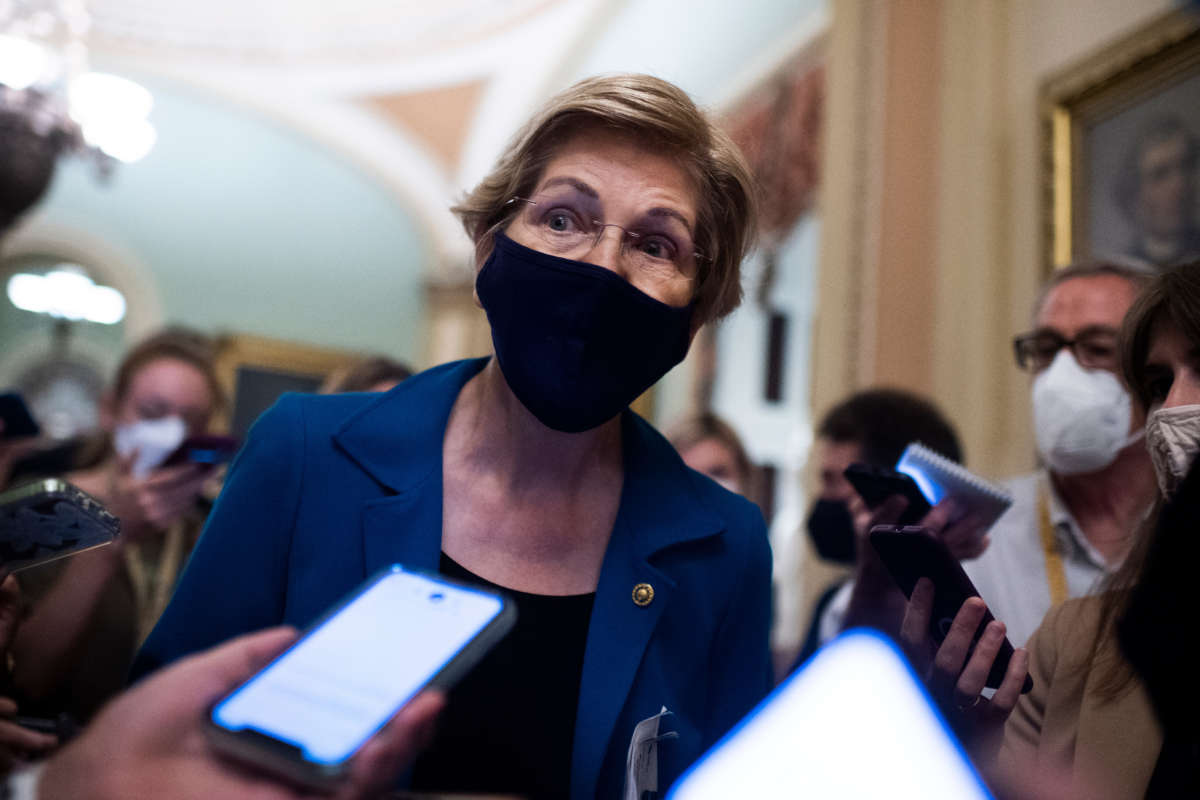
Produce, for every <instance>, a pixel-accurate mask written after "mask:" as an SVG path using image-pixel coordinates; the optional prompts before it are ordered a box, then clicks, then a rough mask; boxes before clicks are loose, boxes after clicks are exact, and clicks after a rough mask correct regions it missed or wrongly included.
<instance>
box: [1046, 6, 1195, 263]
mask: <svg viewBox="0 0 1200 800" xmlns="http://www.w3.org/2000/svg"><path fill="white" fill-rule="evenodd" d="M1042 111H1043V121H1044V123H1045V144H1046V155H1047V162H1048V166H1049V169H1048V178H1049V179H1048V180H1047V189H1048V194H1049V200H1048V204H1047V205H1048V210H1049V213H1048V214H1047V217H1046V240H1047V260H1048V263H1049V265H1050V266H1051V267H1059V266H1063V265H1064V264H1068V263H1071V262H1075V261H1080V260H1085V259H1106V260H1116V261H1121V262H1124V263H1136V264H1139V265H1142V266H1145V267H1147V268H1151V269H1160V268H1162V267H1165V266H1168V265H1170V264H1173V263H1178V262H1180V261H1185V260H1191V259H1195V258H1200V191H1197V188H1198V186H1200V171H1198V168H1200V19H1198V18H1197V16H1196V15H1194V14H1192V13H1189V12H1187V11H1176V12H1172V13H1170V14H1168V15H1166V16H1164V17H1162V18H1161V19H1159V20H1157V21H1155V22H1154V23H1153V24H1151V25H1149V26H1147V27H1146V28H1144V29H1143V30H1140V31H1138V32H1136V33H1135V34H1134V35H1132V36H1130V37H1128V38H1126V39H1124V40H1122V41H1120V42H1117V43H1115V44H1114V45H1113V46H1111V47H1109V48H1107V49H1105V50H1104V51H1103V52H1100V53H1098V54H1096V55H1095V56H1093V57H1092V58H1090V59H1088V60H1087V61H1086V62H1084V63H1081V64H1078V65H1076V66H1074V67H1072V68H1071V69H1069V70H1067V71H1065V72H1063V73H1062V74H1060V75H1058V76H1056V77H1055V78H1053V79H1052V80H1051V81H1049V82H1048V83H1047V84H1046V86H1045V87H1044V88H1043V91H1042Z"/></svg>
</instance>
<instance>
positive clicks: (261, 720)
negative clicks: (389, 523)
mask: <svg viewBox="0 0 1200 800" xmlns="http://www.w3.org/2000/svg"><path fill="white" fill-rule="evenodd" d="M515 621H516V608H515V606H514V605H513V604H512V603H511V602H509V601H507V600H505V598H504V597H503V596H501V595H498V594H494V593H491V592H488V591H485V590H483V589H480V588H476V587H472V586H466V585H463V584H459V583H456V582H453V581H450V580H447V579H446V578H443V577H441V576H439V575H434V574H430V573H425V572H417V571H411V570H408V569H405V568H404V567H401V566H399V565H396V566H392V567H390V568H389V569H387V570H384V571H383V572H381V573H379V574H377V575H375V576H374V577H373V578H371V579H370V580H368V581H367V582H366V583H365V584H364V585H363V586H362V587H360V588H359V589H357V590H356V591H355V592H353V593H352V594H351V596H350V597H349V598H348V599H346V600H345V601H343V602H342V603H341V604H339V605H338V606H337V607H335V608H334V609H333V610H332V611H330V612H328V613H327V614H326V615H325V616H324V617H323V618H322V619H320V620H318V621H317V622H316V623H315V624H314V625H313V626H312V627H310V628H309V629H308V631H306V632H305V634H304V636H302V637H301V638H300V640H299V641H297V642H296V643H295V644H294V645H292V647H290V648H289V649H288V650H287V651H285V652H284V653H283V654H282V655H280V656H279V657H278V658H276V659H275V660H274V661H273V662H272V663H270V664H269V665H267V666H266V667H265V668H264V669H263V670H261V671H260V672H259V673H258V674H257V675H255V676H254V677H252V678H250V679H249V680H248V681H246V682H245V683H244V684H242V685H241V686H239V687H238V688H237V689H235V690H234V691H233V692H232V693H231V694H229V695H228V696H226V697H225V698H224V699H222V700H220V701H218V702H217V703H216V704H215V705H214V706H213V708H212V711H211V712H210V714H209V719H208V721H209V725H208V726H207V729H208V732H209V734H210V737H211V739H212V741H213V742H214V744H215V745H216V747H217V748H218V749H219V750H220V751H221V752H223V753H225V754H227V755H230V756H233V757H234V758H237V759H239V760H241V761H246V762H250V763H251V764H253V765H255V766H258V767H260V768H262V769H264V770H266V771H268V772H271V773H273V774H275V775H277V776H279V777H282V778H284V779H287V780H290V781H292V782H295V783H299V784H301V785H303V786H306V787H310V788H314V789H318V790H329V789H332V788H333V787H335V786H336V785H337V783H338V781H339V780H340V779H341V778H342V776H343V775H344V774H345V772H346V770H347V768H348V766H349V762H350V758H351V757H352V756H353V755H354V753H355V752H357V751H358V749H359V748H360V747H361V746H362V745H363V744H364V743H365V742H366V741H367V740H368V739H370V737H371V736H372V735H373V734H374V733H375V732H376V731H378V730H379V729H380V728H381V727H383V725H384V724H385V723H387V721H388V720H390V719H391V718H392V716H393V715H394V714H395V713H396V712H397V711H398V710H399V709H400V708H401V707H403V706H404V704H405V703H407V702H408V701H409V700H410V699H412V698H413V697H414V696H415V695H416V694H417V693H418V692H419V691H421V689H423V688H425V687H435V688H439V689H447V688H449V687H450V686H451V685H452V684H453V683H455V682H456V681H457V680H458V679H459V678H461V677H462V676H463V675H464V674H466V672H467V671H468V670H470V669H471V667H473V666H474V665H475V664H476V663H477V662H478V661H479V659H480V658H482V657H483V655H484V654H485V653H486V652H487V651H488V650H489V649H490V648H491V647H492V646H493V645H494V644H495V643H496V642H498V641H499V640H500V639H502V638H503V637H504V635H505V634H507V633H508V631H509V630H510V629H511V628H512V626H513V623H514V622H515Z"/></svg>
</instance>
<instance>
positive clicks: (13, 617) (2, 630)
mask: <svg viewBox="0 0 1200 800" xmlns="http://www.w3.org/2000/svg"><path fill="white" fill-rule="evenodd" d="M20 622H21V587H20V585H19V584H18V583H17V579H16V578H14V577H13V576H12V575H8V574H0V664H3V663H4V662H5V661H6V660H7V653H8V645H9V643H10V642H11V641H12V638H13V636H14V635H15V634H16V632H17V626H18V625H19V624H20Z"/></svg>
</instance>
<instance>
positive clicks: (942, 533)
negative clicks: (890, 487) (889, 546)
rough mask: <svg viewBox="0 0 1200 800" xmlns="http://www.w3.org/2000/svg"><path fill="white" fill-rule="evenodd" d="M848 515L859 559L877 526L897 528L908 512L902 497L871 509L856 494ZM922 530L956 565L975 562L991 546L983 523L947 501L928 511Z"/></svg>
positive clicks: (922, 522) (898, 496)
mask: <svg viewBox="0 0 1200 800" xmlns="http://www.w3.org/2000/svg"><path fill="white" fill-rule="evenodd" d="M848 508H849V509H850V515H851V517H852V518H853V519H854V533H855V536H856V537H857V541H858V552H859V555H860V557H861V556H862V554H863V553H865V552H867V550H868V548H869V534H870V532H871V529H872V528H874V527H875V526H876V525H896V524H898V523H899V520H900V517H901V516H902V515H903V514H904V511H905V509H907V508H908V500H907V499H906V498H905V497H904V496H902V495H898V494H896V495H892V496H891V497H889V498H888V499H887V500H885V501H883V502H882V503H880V504H879V505H878V506H876V507H875V508H874V509H868V508H867V505H866V503H864V502H863V501H862V498H861V497H859V496H858V495H857V494H856V495H854V496H853V497H852V498H851V499H850V501H849V503H848ZM917 525H919V526H920V527H922V528H925V529H927V530H928V531H929V532H930V533H932V534H933V535H934V536H936V537H937V538H938V539H941V540H942V542H944V543H945V545H946V548H947V549H948V550H949V551H950V555H952V556H954V557H955V558H956V559H958V560H959V561H963V560H967V559H972V558H978V557H979V556H981V555H983V552H984V551H985V550H987V548H988V545H989V544H991V537H989V536H988V535H987V532H986V530H985V529H984V527H983V525H982V521H981V520H980V519H979V517H978V516H977V515H975V514H962V513H960V511H959V508H958V507H957V506H956V505H955V503H954V501H953V500H951V499H950V498H949V497H947V498H945V499H944V500H942V502H940V503H938V504H937V505H936V506H934V507H933V508H931V509H930V510H929V512H928V513H926V514H925V516H924V517H922V518H921V521H920V522H918V523H917Z"/></svg>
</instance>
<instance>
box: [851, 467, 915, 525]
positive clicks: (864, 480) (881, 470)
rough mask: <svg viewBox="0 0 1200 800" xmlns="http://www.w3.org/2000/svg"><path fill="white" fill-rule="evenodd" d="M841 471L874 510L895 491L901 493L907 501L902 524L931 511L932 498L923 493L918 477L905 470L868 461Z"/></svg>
mask: <svg viewBox="0 0 1200 800" xmlns="http://www.w3.org/2000/svg"><path fill="white" fill-rule="evenodd" d="M842 474H843V475H845V476H846V480H848V481H850V485H851V486H853V487H854V490H855V491H856V492H858V494H859V497H861V498H862V499H863V503H864V504H866V506H867V508H868V509H870V510H872V511H874V510H875V509H877V508H879V506H881V505H883V503H884V501H885V500H887V499H888V498H889V497H892V496H893V495H900V496H901V497H903V498H904V499H905V500H907V501H908V505H907V506H906V507H905V509H904V511H903V513H901V514H900V519H899V520H898V522H899V524H901V525H911V524H913V523H914V522H917V521H918V520H920V519H922V518H923V517H924V516H925V515H926V514H928V513H929V508H930V506H929V500H928V499H926V497H925V495H923V494H922V493H921V489H920V487H918V486H917V483H916V481H914V480H913V479H912V478H911V477H910V476H908V475H905V474H904V473H903V472H896V471H895V470H893V469H888V468H886V467H872V466H870V465H868V464H851V465H850V466H848V467H846V469H845V471H844V472H843V473H842Z"/></svg>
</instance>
